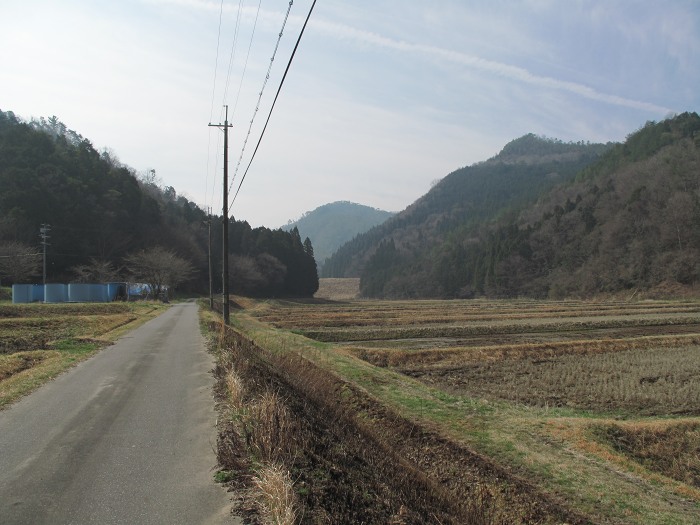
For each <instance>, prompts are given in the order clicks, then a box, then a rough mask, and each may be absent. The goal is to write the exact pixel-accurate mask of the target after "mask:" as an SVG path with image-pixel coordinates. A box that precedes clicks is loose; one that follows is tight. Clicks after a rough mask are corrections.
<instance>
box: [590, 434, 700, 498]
mask: <svg viewBox="0 0 700 525" xmlns="http://www.w3.org/2000/svg"><path fill="white" fill-rule="evenodd" d="M595 433H596V435H597V436H599V437H600V438H601V439H602V440H603V441H604V442H606V443H608V444H609V445H610V446H611V447H612V448H613V449H615V450H616V451H617V452H620V453H622V454H624V455H625V456H627V457H629V458H631V459H633V460H635V461H637V462H639V463H640V464H642V465H643V466H644V467H646V468H648V469H650V470H652V471H655V472H659V473H661V474H663V475H664V476H668V477H670V478H672V479H675V480H677V481H680V482H682V483H686V484H688V485H691V486H694V487H696V488H700V423H697V422H686V423H678V424H674V423H669V424H664V425H658V424H656V425H639V424H637V425H635V424H612V425H605V426H603V425H601V426H598V427H597V428H596V429H595Z"/></svg>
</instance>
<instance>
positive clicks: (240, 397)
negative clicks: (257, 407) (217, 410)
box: [226, 369, 245, 412]
mask: <svg viewBox="0 0 700 525" xmlns="http://www.w3.org/2000/svg"><path fill="white" fill-rule="evenodd" d="M226 389H227V392H228V400H229V403H230V405H231V408H232V409H233V410H234V411H236V412H241V411H242V410H243V408H244V402H245V385H244V384H243V380H242V379H241V377H240V376H239V375H238V374H237V373H236V371H235V370H233V369H231V370H229V371H228V373H227V374H226Z"/></svg>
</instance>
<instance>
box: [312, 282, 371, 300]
mask: <svg viewBox="0 0 700 525" xmlns="http://www.w3.org/2000/svg"><path fill="white" fill-rule="evenodd" d="M359 296H360V279H359V278H347V279H340V278H323V279H319V280H318V290H317V291H316V293H315V294H314V297H315V298H316V299H328V300H331V301H348V300H350V299H357V298H358V297H359Z"/></svg>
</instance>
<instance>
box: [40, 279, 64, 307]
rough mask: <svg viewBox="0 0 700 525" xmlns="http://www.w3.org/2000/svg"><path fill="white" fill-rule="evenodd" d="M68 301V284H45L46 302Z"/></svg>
mask: <svg viewBox="0 0 700 525" xmlns="http://www.w3.org/2000/svg"><path fill="white" fill-rule="evenodd" d="M66 301H68V285H65V284H47V285H46V286H44V302H47V303H65V302H66Z"/></svg>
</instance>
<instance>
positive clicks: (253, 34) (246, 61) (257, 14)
mask: <svg viewBox="0 0 700 525" xmlns="http://www.w3.org/2000/svg"><path fill="white" fill-rule="evenodd" d="M261 4H262V0H259V1H258V10H257V12H256V13H255V22H253V31H252V33H251V34H250V43H249V44H248V53H246V56H245V64H243V73H241V81H240V82H239V83H238V93H236V100H235V101H234V103H233V112H232V114H231V118H232V119H233V118H234V117H235V115H236V107H237V106H238V99H239V97H240V96H241V88H242V87H243V79H244V78H245V72H246V70H247V69H248V58H250V48H251V47H253V37H254V36H255V29H256V28H257V27H258V17H259V16H260V5H261Z"/></svg>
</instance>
